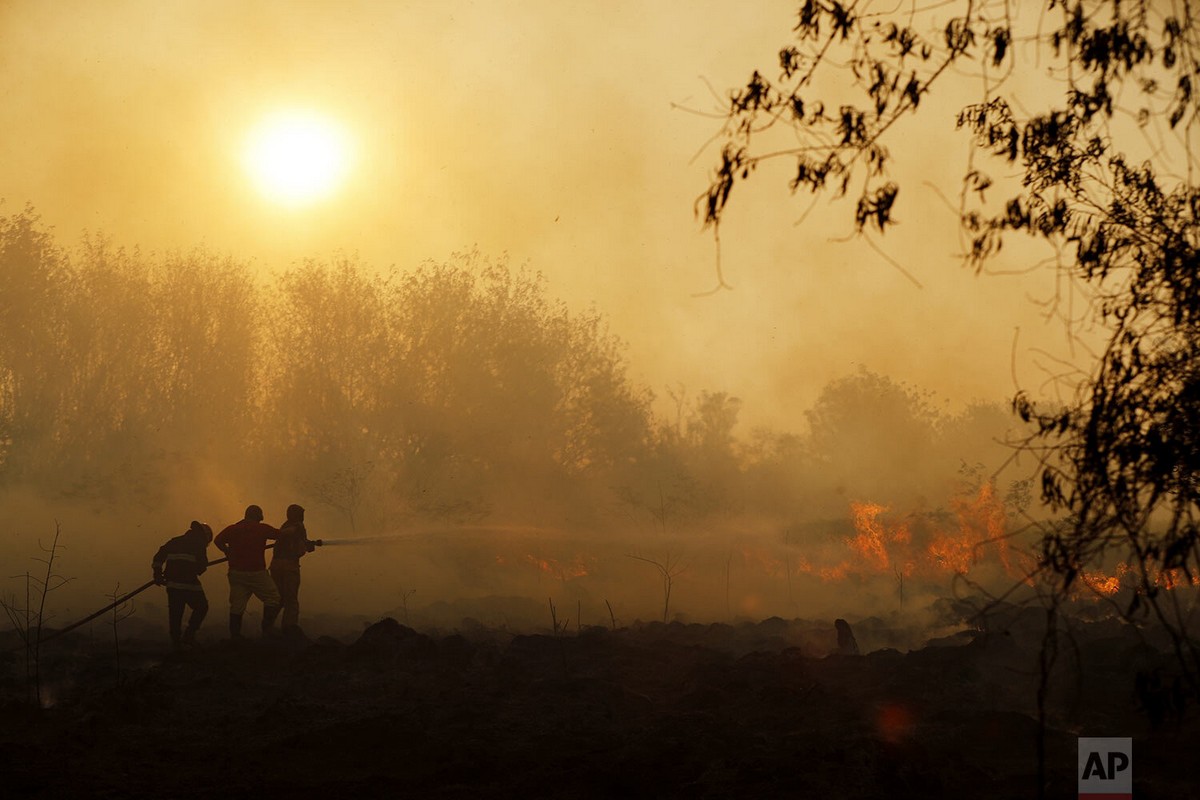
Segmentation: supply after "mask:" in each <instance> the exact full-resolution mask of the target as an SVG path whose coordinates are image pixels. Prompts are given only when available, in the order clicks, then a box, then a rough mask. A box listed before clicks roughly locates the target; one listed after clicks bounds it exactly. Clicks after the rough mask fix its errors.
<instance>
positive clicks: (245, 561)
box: [213, 505, 280, 639]
mask: <svg viewBox="0 0 1200 800" xmlns="http://www.w3.org/2000/svg"><path fill="white" fill-rule="evenodd" d="M278 536H279V531H277V530H276V529H275V528H273V527H271V526H270V525H268V524H267V523H265V522H263V511H262V509H261V508H259V507H258V506H255V505H251V506H247V507H246V515H245V517H244V518H243V519H242V520H240V521H239V522H235V523H233V524H232V525H230V526H229V527H227V528H225V530H223V531H221V532H220V533H218V534H217V538H216V539H214V540H213V544H215V545H216V546H217V549H218V550H220V551H221V552H222V553H224V554H225V555H226V556H228V557H229V637H230V638H231V639H240V638H242V614H244V613H245V612H246V604H247V603H248V602H250V596H251V595H253V596H255V597H257V598H258V599H259V600H262V604H263V616H262V632H263V636H268V635H270V633H271V632H272V631H273V630H274V625H275V618H276V617H277V616H279V606H280V598H279V590H278V589H277V588H276V587H275V581H274V580H272V579H271V573H269V572H267V559H266V552H267V540H269V539H276V538H278Z"/></svg>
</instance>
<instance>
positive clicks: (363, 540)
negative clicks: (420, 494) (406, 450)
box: [41, 525, 549, 644]
mask: <svg viewBox="0 0 1200 800" xmlns="http://www.w3.org/2000/svg"><path fill="white" fill-rule="evenodd" d="M457 530H459V531H462V532H470V531H501V532H509V533H513V532H549V531H548V529H544V528H538V527H533V526H525V525H516V526H495V525H472V526H465V527H461V528H458V529H457ZM441 532H443V531H441V530H439V529H429V530H428V531H420V532H418V533H441ZM412 536H413V533H412V532H410V533H407V534H390V535H384V536H360V537H356V538H349V539H313V540H312V543H313V544H315V545H317V546H318V547H320V546H322V545H359V544H384V543H387V542H395V541H398V540H402V539H408V538H411V537H412ZM274 546H275V545H274V544H268V545H267V546H266V548H265V549H267V550H270V549H271V548H272V547H274ZM228 560H229V558H228V557H225V558H218V559H216V560H215V561H209V562H208V564H207V565H206V566H208V567H212V566H216V565H217V564H224V563H225V562H226V561H228ZM155 585H157V581H153V580H150V581H146V582H145V583H143V584H142V585H141V586H139V587H138V588H136V589H134V590H132V591H129V592H126V593H125V594H123V595H121V596H120V597H118V598H116V599H115V600H113V601H112V602H111V603H109V604H108V605H106V606H105V607H104V608H101V609H100V610H98V611H95V612H93V613H91V614H88V615H87V616H86V617H84V618H83V619H81V620H79V621H77V622H73V623H71V624H70V625H68V626H67V627H65V628H60V629H59V630H56V631H54V632H53V633H48V634H47V635H45V636H43V637H41V643H42V644H45V643H46V642H49V641H52V640H54V639H57V638H58V637H59V636H62V635H64V634H67V633H70V632H71V631H73V630H75V629H76V628H79V627H81V626H83V625H86V624H87V623H89V622H91V621H92V620H94V619H96V618H97V617H99V616H100V615H102V614H105V613H107V612H109V611H112V610H113V609H114V608H117V607H118V606H120V605H121V604H123V603H127V602H129V601H130V600H131V599H133V598H134V597H137V596H138V595H139V594H141V593H142V592H144V591H146V590H147V589H149V588H150V587H151V586H155Z"/></svg>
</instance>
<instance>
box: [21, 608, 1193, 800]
mask: <svg viewBox="0 0 1200 800" xmlns="http://www.w3.org/2000/svg"><path fill="white" fill-rule="evenodd" d="M929 611H930V613H936V614H940V615H941V616H942V617H943V621H945V622H947V623H955V622H956V623H957V625H955V624H950V625H949V627H948V628H946V629H947V630H954V629H955V628H956V627H957V633H952V634H951V635H948V636H943V637H940V638H938V639H936V640H933V641H929V642H927V643H925V644H924V645H923V646H917V647H913V648H909V647H907V646H905V645H904V644H903V643H904V642H907V641H911V640H912V638H913V636H914V631H912V630H911V629H908V628H906V627H905V620H904V618H902V617H900V616H895V617H892V618H889V619H880V618H866V619H858V620H851V622H852V623H853V628H854V633H855V635H856V637H857V639H858V642H859V645H860V646H861V649H862V651H863V654H860V655H847V654H839V653H838V652H837V650H838V641H837V636H836V634H835V631H834V626H833V624H832V622H830V621H818V620H801V619H792V620H784V619H780V618H770V619H766V620H762V621H757V622H742V623H739V624H701V623H692V624H685V623H680V622H672V623H669V624H663V623H642V622H638V623H633V624H630V625H628V626H621V627H615V628H614V627H601V626H591V627H589V626H581V627H578V628H577V627H576V626H574V625H572V626H570V627H568V628H566V629H562V628H560V629H558V630H550V629H544V630H541V631H526V632H516V631H513V630H506V629H500V628H496V627H490V626H485V625H483V624H481V623H479V622H477V621H476V620H474V619H471V618H465V619H462V620H461V622H460V624H459V625H458V626H456V627H455V629H453V630H448V629H429V630H424V631H417V630H414V629H412V628H409V627H407V626H405V625H402V624H400V623H399V622H397V621H396V620H394V619H392V618H384V619H382V620H379V621H377V622H374V623H372V624H370V625H369V626H367V627H365V629H363V628H361V624H360V630H358V631H353V628H352V625H353V622H352V621H350V620H346V621H345V624H346V626H347V628H348V629H349V630H350V631H351V632H347V633H344V634H343V635H341V636H328V635H327V636H320V637H317V638H315V639H310V640H304V641H283V640H279V639H273V640H249V641H244V642H241V643H238V644H234V643H231V642H229V641H226V640H223V639H216V638H214V639H208V640H202V641H201V643H200V644H199V646H197V647H196V648H195V649H190V650H185V651H180V652H168V651H167V650H166V648H165V646H164V645H163V643H162V642H163V641H164V639H163V638H162V637H158V638H154V639H150V638H142V636H141V635H139V636H135V637H133V638H130V639H127V640H125V641H123V642H121V645H120V651H119V663H118V662H115V660H114V655H116V654H115V653H114V651H113V645H112V642H111V641H108V642H107V643H101V642H98V641H95V640H89V639H88V637H85V636H82V635H76V634H72V635H68V636H66V637H63V638H62V639H60V640H58V641H57V642H56V643H54V645H53V646H47V647H46V651H45V652H44V653H43V654H42V662H43V663H42V681H43V684H44V685H45V686H46V687H47V688H48V689H50V690H51V692H50V693H49V694H47V696H46V698H44V700H45V704H46V705H47V707H45V708H40V709H39V708H36V707H33V706H31V705H30V704H29V703H27V702H23V698H22V696H21V691H22V686H23V684H22V672H21V670H22V669H23V663H22V662H21V660H20V655H21V654H20V652H19V651H17V652H14V651H12V650H11V646H12V644H13V642H12V641H6V642H5V645H6V646H7V647H9V648H10V649H9V650H8V651H7V652H6V653H5V655H4V657H3V658H4V663H3V669H4V696H5V700H4V705H3V712H2V713H3V725H2V726H0V731H2V733H0V737H2V740H3V741H2V747H0V753H2V755H0V760H2V764H0V770H2V772H3V774H4V776H5V783H6V789H7V790H8V792H10V793H11V795H10V796H19V797H63V796H72V795H84V796H92V797H114V798H116V797H122V798H126V797H208V796H218V795H219V796H222V797H255V798H269V797H317V796H320V797H342V796H357V797H517V796H521V797H632V796H649V797H797V796H819V797H845V798H869V797H880V796H900V797H910V796H911V797H916V796H922V797H982V798H991V797H995V798H1000V797H1004V798H1010V797H1035V796H1037V795H1038V769H1039V767H1038V757H1039V743H1040V744H1041V751H1042V753H1043V756H1044V759H1045V760H1044V762H1043V769H1044V775H1045V787H1046V796H1048V797H1074V796H1075V795H1076V782H1075V781H1076V774H1075V766H1076V737H1078V736H1080V735H1085V736H1096V735H1099V736H1132V737H1134V741H1135V749H1136V759H1135V763H1136V768H1135V772H1134V777H1135V784H1134V786H1135V794H1136V795H1137V796H1138V797H1181V796H1188V795H1189V792H1190V789H1191V787H1194V785H1195V782H1194V778H1193V776H1192V775H1191V769H1190V767H1189V766H1188V764H1189V763H1190V759H1189V758H1188V755H1189V749H1188V748H1190V742H1193V741H1194V740H1195V735H1196V734H1197V733H1198V732H1200V731H1198V726H1197V722H1196V715H1195V713H1194V709H1192V708H1191V707H1189V705H1188V704H1187V703H1186V702H1185V701H1184V694H1183V693H1181V692H1180V691H1179V687H1178V686H1176V685H1175V684H1174V683H1173V681H1172V675H1173V671H1172V660H1171V656H1170V655H1169V654H1168V653H1167V652H1166V647H1165V644H1166V643H1165V642H1164V641H1159V640H1158V639H1157V638H1156V635H1155V632H1154V631H1153V630H1152V629H1137V628H1135V627H1133V626H1130V625H1128V624H1127V623H1124V622H1121V621H1118V620H1116V619H1106V618H1099V616H1098V615H1097V614H1096V613H1095V609H1094V608H1092V609H1091V610H1090V611H1089V610H1088V609H1087V608H1083V607H1081V608H1078V609H1074V610H1073V611H1072V612H1070V613H1069V614H1068V615H1067V616H1064V617H1063V618H1061V619H1060V620H1059V629H1058V635H1057V636H1056V637H1054V639H1053V641H1055V642H1056V644H1057V650H1056V651H1055V658H1054V659H1053V663H1052V664H1051V665H1050V669H1049V671H1048V673H1047V675H1046V682H1045V684H1044V687H1043V688H1044V689H1045V693H1044V697H1045V699H1046V702H1045V706H1044V708H1043V709H1042V713H1043V714H1044V723H1045V724H1044V729H1041V728H1040V726H1039V708H1038V697H1039V686H1042V680H1043V676H1042V674H1041V670H1040V669H1039V663H1042V662H1041V659H1042V656H1043V654H1044V651H1043V645H1044V642H1045V637H1044V632H1045V613H1044V611H1041V610H1039V609H1025V610H1020V609H1017V608H1016V607H1009V606H999V607H996V608H995V609H993V611H992V613H991V614H989V615H988V617H987V618H986V623H985V624H983V625H980V624H979V620H976V621H975V622H973V623H972V622H969V621H967V620H965V619H964V618H962V616H961V615H960V614H959V612H961V611H962V607H961V606H960V605H958V604H955V603H950V602H946V601H942V602H941V603H938V604H936V605H935V606H934V607H933V608H931V609H929ZM956 615H959V616H958V617H957V619H956ZM145 633H149V631H146V632H145ZM895 645H899V646H895ZM118 667H119V670H120V672H119V674H118V671H117V670H118Z"/></svg>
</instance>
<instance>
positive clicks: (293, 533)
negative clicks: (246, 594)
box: [271, 503, 321, 636]
mask: <svg viewBox="0 0 1200 800" xmlns="http://www.w3.org/2000/svg"><path fill="white" fill-rule="evenodd" d="M320 543H321V541H320V540H319V539H318V540H317V541H310V540H309V538H308V531H307V530H306V529H305V527H304V509H303V508H301V507H300V506H298V505H296V504H295V503H293V504H292V505H290V506H288V507H287V520H286V521H285V522H284V523H283V524H282V525H280V526H279V538H277V539H276V540H275V550H274V552H273V553H272V555H271V578H273V579H274V581H275V585H276V586H277V587H278V588H279V598H280V600H281V601H282V603H283V619H282V620H281V621H280V624H281V627H282V628H283V634H284V635H285V636H297V635H299V634H300V625H299V622H300V559H301V558H303V557H304V556H305V554H306V553H311V552H312V551H313V550H314V549H315V548H316V546H317V545H319V544H320Z"/></svg>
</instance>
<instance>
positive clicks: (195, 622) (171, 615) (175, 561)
mask: <svg viewBox="0 0 1200 800" xmlns="http://www.w3.org/2000/svg"><path fill="white" fill-rule="evenodd" d="M212 540H213V532H212V528H210V527H209V526H207V525H205V524H204V523H203V522H196V521H194V520H193V521H192V525H191V527H190V528H188V529H187V530H186V531H185V532H184V533H183V534H181V535H179V536H176V537H175V538H173V539H168V540H167V542H166V544H164V545H163V546H162V547H160V548H158V552H157V553H155V554H154V560H153V562H151V566H152V567H153V568H154V582H155V583H157V584H159V585H160V586H166V587H167V618H168V622H169V625H170V629H171V644H172V645H174V646H176V647H178V646H180V644H189V645H190V644H192V643H193V642H194V641H195V640H196V631H197V629H199V627H200V623H202V622H204V617H205V615H207V614H208V598H207V597H206V596H205V595H204V587H203V586H201V585H200V575H202V574H203V573H204V570H205V569H207V568H208V543H209V542H211V541H212ZM185 606H190V607H191V609H192V613H191V615H190V616H188V624H187V630H183V631H181V630H180V629H181V628H182V627H183V609H184V607H185Z"/></svg>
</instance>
